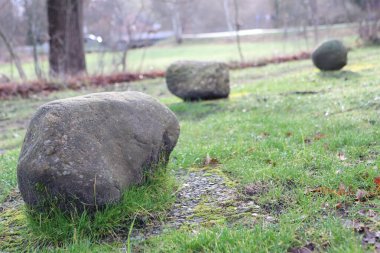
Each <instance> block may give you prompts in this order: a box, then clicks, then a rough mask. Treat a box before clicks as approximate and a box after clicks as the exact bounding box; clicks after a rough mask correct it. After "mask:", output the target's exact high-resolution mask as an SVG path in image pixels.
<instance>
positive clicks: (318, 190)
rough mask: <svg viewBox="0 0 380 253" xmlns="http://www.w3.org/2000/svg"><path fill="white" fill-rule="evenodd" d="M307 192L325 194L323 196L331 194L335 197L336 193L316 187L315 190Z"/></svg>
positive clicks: (325, 188)
mask: <svg viewBox="0 0 380 253" xmlns="http://www.w3.org/2000/svg"><path fill="white" fill-rule="evenodd" d="M308 192H312V193H322V194H325V195H327V194H333V195H336V194H337V193H336V192H335V191H334V190H332V189H330V188H327V187H323V186H322V187H317V188H315V189H311V190H309V191H308Z"/></svg>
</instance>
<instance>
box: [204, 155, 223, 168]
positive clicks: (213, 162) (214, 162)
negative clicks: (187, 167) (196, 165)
mask: <svg viewBox="0 0 380 253" xmlns="http://www.w3.org/2000/svg"><path fill="white" fill-rule="evenodd" d="M219 164H220V163H219V161H218V159H216V158H211V157H210V155H209V154H207V156H206V158H205V159H204V160H203V166H217V165H219Z"/></svg>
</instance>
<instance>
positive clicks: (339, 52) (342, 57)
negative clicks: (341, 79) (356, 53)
mask: <svg viewBox="0 0 380 253" xmlns="http://www.w3.org/2000/svg"><path fill="white" fill-rule="evenodd" d="M347 54H348V50H347V48H346V47H345V46H344V45H343V43H342V42H341V41H339V40H329V41H326V42H324V43H322V44H321V45H320V46H319V47H318V48H317V49H316V50H315V51H314V52H313V54H312V56H311V57H312V60H313V63H314V65H315V66H316V67H317V68H319V69H320V70H322V71H330V70H340V69H342V68H343V67H344V66H346V64H347Z"/></svg>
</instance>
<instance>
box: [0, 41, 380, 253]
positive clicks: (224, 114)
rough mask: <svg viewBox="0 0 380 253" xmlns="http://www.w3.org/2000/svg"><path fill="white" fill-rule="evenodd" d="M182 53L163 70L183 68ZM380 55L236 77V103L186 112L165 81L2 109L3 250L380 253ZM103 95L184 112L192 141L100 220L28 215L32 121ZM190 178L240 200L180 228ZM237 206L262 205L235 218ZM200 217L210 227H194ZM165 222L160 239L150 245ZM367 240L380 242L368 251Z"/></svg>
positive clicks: (363, 51)
mask: <svg viewBox="0 0 380 253" xmlns="http://www.w3.org/2000/svg"><path fill="white" fill-rule="evenodd" d="M212 48H214V47H212ZM216 48H217V47H215V55H217V49H216ZM231 50H233V48H231ZM174 51H175V50H174V49H173V54H172V57H173V58H170V57H168V60H167V62H163V63H162V66H164V65H166V64H167V63H169V61H170V60H174V59H177V58H176V53H175V52H174ZM149 52H151V53H152V54H153V52H155V54H157V55H159V54H160V51H159V50H158V49H157V51H154V50H153V49H148V51H147V54H148V53H149ZM379 52H380V48H376V47H372V48H360V49H355V50H353V51H351V52H350V56H349V64H348V66H346V67H345V68H344V70H343V71H338V72H329V73H321V72H319V71H317V70H316V69H314V68H313V66H312V65H311V62H310V61H299V62H294V63H286V64H278V65H268V66H266V67H262V68H252V69H245V70H238V71H232V72H231V88H232V93H231V95H230V98H229V99H225V100H215V101H205V102H196V103H187V102H186V103H185V102H182V101H180V100H179V99H177V98H175V97H173V96H172V95H171V94H170V93H169V92H168V91H167V89H166V87H165V84H164V80H162V79H158V80H151V81H147V82H146V81H144V82H140V83H138V82H137V83H130V84H120V85H118V86H113V87H107V88H103V89H94V88H88V89H85V90H81V91H79V92H78V91H77V92H74V91H63V92H57V93H52V94H50V95H47V96H42V95H40V96H35V97H33V98H30V99H12V100H7V101H0V108H1V112H0V136H1V139H0V152H1V153H3V154H2V155H0V182H1V185H0V201H1V202H3V204H2V207H1V208H0V241H2V243H1V244H0V251H6V252H7V251H16V252H17V251H20V250H21V249H22V250H25V249H26V250H29V251H32V252H33V251H38V252H44V251H45V252H119V251H122V252H126V251H132V252H287V251H290V252H307V251H296V250H301V248H303V250H306V248H308V249H314V250H315V251H316V252H373V251H374V249H375V242H377V243H380V241H376V240H378V239H376V238H375V236H373V235H372V234H371V232H373V233H374V232H377V231H380V225H379V220H380V205H379V204H380V201H379V194H380V192H379V191H378V189H377V185H376V184H375V183H374V179H375V178H376V177H377V176H380V171H379V167H380V157H379V154H380V142H379V141H380V75H379V73H380V63H379V61H378V56H379ZM212 55H214V54H212ZM226 55H227V54H226ZM187 56H190V54H189V55H187ZM157 57H158V56H157ZM160 57H161V56H160ZM204 57H207V55H206V54H205V55H204ZM202 59H206V58H202ZM218 59H222V58H218ZM223 59H228V56H227V58H223ZM146 62H153V63H152V66H153V65H154V66H159V63H160V62H159V61H157V62H155V61H154V60H153V61H150V60H149V61H148V60H146ZM155 64H157V65H155ZM104 89H107V90H117V91H121V90H138V91H143V92H145V93H148V94H151V95H153V96H155V97H158V98H159V99H160V100H161V101H162V102H163V103H165V104H166V105H167V106H169V108H171V109H172V110H173V111H174V112H175V114H176V115H177V117H178V119H179V121H180V124H181V135H180V139H179V142H178V144H177V146H176V148H175V150H174V151H173V153H172V155H171V160H170V162H169V164H168V169H167V170H162V172H161V173H158V174H157V175H155V176H154V177H153V178H151V180H150V181H149V183H148V184H147V185H145V186H144V187H141V188H134V189H131V190H130V191H128V192H126V193H125V195H124V199H123V202H122V203H121V205H119V206H114V207H110V208H109V209H107V210H105V211H103V212H100V213H98V214H97V215H96V216H95V217H88V216H86V215H75V214H73V215H72V216H70V217H67V216H65V215H63V214H61V213H59V212H58V211H57V210H55V209H54V210H52V211H51V212H50V213H44V214H39V213H34V212H31V211H30V210H27V209H26V208H25V207H24V206H23V205H22V202H21V204H20V201H19V202H18V201H17V199H18V198H19V197H18V196H17V195H18V193H17V191H14V188H15V187H16V175H15V171H16V164H17V158H18V154H19V150H20V147H21V144H22V139H23V135H24V134H25V127H26V126H27V122H28V120H29V119H30V117H31V116H32V114H33V112H34V111H35V110H36V108H37V107H38V106H39V105H41V104H43V103H45V102H47V101H51V100H53V99H57V98H64V97H70V96H73V95H80V94H87V93H91V92H99V91H104ZM205 158H207V159H205ZM207 160H208V161H209V162H207ZM210 160H211V161H212V162H210ZM205 161H206V162H205ZM180 175H185V176H180ZM186 175H187V176H191V175H202V177H205V178H208V177H210V178H211V177H214V178H217V179H218V180H224V181H225V182H226V183H225V186H224V187H225V188H227V187H229V189H230V190H231V192H233V193H234V195H236V196H234V198H233V199H232V200H231V199H229V200H228V201H224V200H222V201H221V202H220V203H213V205H212V206H210V205H209V204H210V203H211V202H210V201H208V198H212V195H213V194H216V193H217V192H212V191H211V192H208V195H207V194H206V195H202V199H201V201H200V202H199V203H197V205H196V206H195V207H194V208H193V210H192V215H191V216H188V217H185V221H184V222H183V223H182V224H181V226H179V227H178V228H173V227H169V226H167V225H166V224H168V223H170V219H168V217H170V215H169V213H170V210H172V209H174V208H175V206H176V202H175V201H176V196H177V195H175V192H178V191H183V190H184V189H185V188H186V186H187V184H188V183H187V184H184V183H183V180H186V179H184V178H186ZM216 175H217V176H218V177H216ZM201 187H202V186H201ZM223 190H224V191H228V189H227V190H226V189H223ZM7 196H8V197H7ZM12 199H14V201H13V202H15V203H18V204H14V203H13V202H12V201H10V200H12ZM234 202H239V203H240V204H241V203H243V204H245V206H247V205H252V206H249V208H248V209H246V210H245V211H244V212H241V213H238V215H236V210H235V209H236V208H237V207H236V204H235V203H234ZM252 203H253V204H252ZM210 207H211V208H210ZM239 208H240V207H239ZM231 213H233V214H234V215H231ZM194 217H195V218H199V217H201V219H200V221H199V222H198V223H196V224H194V223H190V222H187V221H190V220H192V219H194ZM157 223H158V224H159V225H160V226H161V227H163V228H164V229H162V230H160V232H159V233H158V234H155V235H149V236H147V237H144V236H140V235H139V233H138V231H139V230H143V229H144V228H146V227H151V226H152V224H154V225H157ZM359 232H360V233H359ZM363 237H364V241H369V242H370V243H364V246H363V244H362V240H363Z"/></svg>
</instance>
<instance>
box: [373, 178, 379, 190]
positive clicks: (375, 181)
mask: <svg viewBox="0 0 380 253" xmlns="http://www.w3.org/2000/svg"><path fill="white" fill-rule="evenodd" d="M373 182H374V183H375V184H376V186H377V189H378V190H379V189H380V177H375V179H374V180H373Z"/></svg>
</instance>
